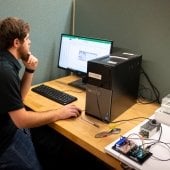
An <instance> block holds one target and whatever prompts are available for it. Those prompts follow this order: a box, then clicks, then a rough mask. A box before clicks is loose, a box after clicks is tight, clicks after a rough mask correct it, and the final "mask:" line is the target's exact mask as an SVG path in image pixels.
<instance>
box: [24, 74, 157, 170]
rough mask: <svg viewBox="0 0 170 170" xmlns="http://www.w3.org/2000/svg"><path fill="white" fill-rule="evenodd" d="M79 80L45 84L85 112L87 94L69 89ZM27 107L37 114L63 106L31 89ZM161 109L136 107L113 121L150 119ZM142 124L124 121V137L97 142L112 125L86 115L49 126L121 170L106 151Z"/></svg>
mask: <svg viewBox="0 0 170 170" xmlns="http://www.w3.org/2000/svg"><path fill="white" fill-rule="evenodd" d="M76 79H77V77H75V76H67V77H63V78H59V79H56V80H52V81H48V82H44V84H46V85H49V86H51V87H54V88H56V89H59V90H62V91H64V92H67V93H69V94H71V95H74V96H76V97H77V98H78V100H77V101H75V102H73V103H72V104H75V105H77V106H79V107H80V108H81V109H82V110H85V99H86V93H85V91H82V90H80V89H77V88H75V87H71V86H69V85H68V83H69V82H71V81H74V80H76ZM24 103H25V105H26V106H28V107H29V108H31V109H33V110H34V111H46V110H51V109H58V108H60V107H63V106H62V105H60V104H58V103H56V102H53V101H51V100H49V99H47V98H45V97H43V96H40V95H38V94H36V93H34V92H32V91H31V89H30V91H29V93H28V95H27V97H26V99H25V100H24ZM158 107H159V106H158V105H157V104H140V103H136V104H134V105H133V106H132V107H130V108H129V109H128V110H126V111H125V112H123V113H122V114H121V115H120V116H119V117H117V118H116V119H115V120H114V121H117V120H122V119H130V118H134V117H150V116H151V115H152V114H153V113H154V111H155V110H156V109H157V108H158ZM84 119H85V120H84ZM86 120H87V121H86ZM89 121H90V122H94V123H96V124H98V125H99V127H95V126H94V125H92V124H91V123H89ZM141 121H143V119H137V120H133V121H125V122H123V123H121V124H120V123H119V125H118V124H117V127H119V128H121V133H120V134H116V135H115V134H114V135H111V136H107V137H104V138H95V135H96V134H97V133H99V132H101V131H108V130H110V129H109V127H110V126H113V124H111V123H110V124H106V123H104V122H102V121H100V120H97V119H95V118H93V117H91V116H88V115H86V114H85V113H84V112H83V113H82V114H81V116H80V117H78V118H71V119H67V120H60V121H56V122H54V123H51V124H49V126H50V127H52V128H54V129H55V130H56V131H58V132H59V133H61V134H63V135H64V136H65V137H67V138H69V139H70V140H71V141H73V142H74V143H76V144H78V145H79V146H81V147H82V148H84V149H85V150H87V151H89V152H90V153H92V154H93V155H95V156H96V157H98V158H99V159H101V160H102V161H104V162H105V163H106V164H108V165H110V166H112V167H114V168H116V169H121V166H120V161H119V160H118V159H116V158H113V157H112V156H110V155H109V154H107V153H106V152H105V151H104V148H105V146H106V145H108V144H109V143H111V142H112V141H115V140H116V139H118V138H119V137H120V135H123V134H125V133H126V132H128V131H129V130H130V129H133V128H134V127H135V126H136V125H137V124H139V123H140V122H141Z"/></svg>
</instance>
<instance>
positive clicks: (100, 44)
mask: <svg viewBox="0 0 170 170" xmlns="http://www.w3.org/2000/svg"><path fill="white" fill-rule="evenodd" d="M112 46H113V41H112V40H106V39H99V38H92V37H85V36H78V35H71V34H61V40H60V50H59V59H58V67H59V68H62V69H65V70H69V71H71V72H73V73H74V74H76V75H78V76H79V77H80V78H81V79H80V80H79V81H76V82H72V83H70V85H73V86H77V87H80V88H81V87H84V83H85V79H86V76H87V75H86V74H87V63H88V61H89V60H92V59H95V58H99V57H103V56H105V55H109V54H110V53H111V50H112ZM82 85H83V86H82Z"/></svg>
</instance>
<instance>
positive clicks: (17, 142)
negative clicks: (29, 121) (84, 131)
mask: <svg viewBox="0 0 170 170" xmlns="http://www.w3.org/2000/svg"><path fill="white" fill-rule="evenodd" d="M0 170H42V168H41V165H40V163H39V160H38V158H37V155H36V152H35V149H34V146H33V143H32V140H31V136H30V134H29V132H28V131H25V130H22V129H18V130H17V132H16V134H15V135H14V138H13V141H12V143H11V144H10V146H9V147H8V148H7V149H6V150H5V152H4V153H3V154H2V155H1V156H0Z"/></svg>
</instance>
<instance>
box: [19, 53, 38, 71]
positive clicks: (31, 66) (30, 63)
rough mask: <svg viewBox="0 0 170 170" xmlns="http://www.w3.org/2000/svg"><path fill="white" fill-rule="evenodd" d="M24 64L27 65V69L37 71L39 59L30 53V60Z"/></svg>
mask: <svg viewBox="0 0 170 170" xmlns="http://www.w3.org/2000/svg"><path fill="white" fill-rule="evenodd" d="M22 61H23V60H22ZM23 64H24V65H25V67H26V68H28V69H31V70H35V69H36V68H37V66H38V59H37V58H36V57H35V56H33V55H32V54H31V53H30V54H29V57H28V60H27V61H23Z"/></svg>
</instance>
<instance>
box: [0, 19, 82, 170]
mask: <svg viewBox="0 0 170 170" xmlns="http://www.w3.org/2000/svg"><path fill="white" fill-rule="evenodd" d="M29 31H30V28H29V25H28V23H26V22H24V21H23V20H22V19H19V18H15V17H8V18H5V19H3V20H0V169H8V170H15V169H17V170H18V169H19V170H27V169H29V170H34V169H35V170H39V169H41V168H42V167H41V165H40V163H39V161H38V159H37V156H36V153H35V149H34V147H33V144H32V141H31V138H30V135H29V134H28V133H26V132H25V130H23V129H24V128H34V127H39V126H42V125H45V124H48V123H51V122H54V121H57V120H61V119H67V118H70V117H78V116H79V115H80V112H81V110H80V109H79V108H78V107H76V106H74V105H67V106H64V107H63V108H61V109H58V110H51V111H46V112H34V111H27V110H26V109H25V107H24V104H23V99H24V97H25V96H26V94H27V92H28V90H29V88H30V86H31V83H32V78H33V74H34V71H35V70H36V68H37V65H38V59H37V58H36V57H35V56H33V55H32V54H31V52H30V44H31V41H30V39H29ZM19 60H21V61H22V62H23V65H24V66H25V72H24V73H23V76H22V78H21V79H20V77H19V70H20V69H21V65H20V63H19Z"/></svg>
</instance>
